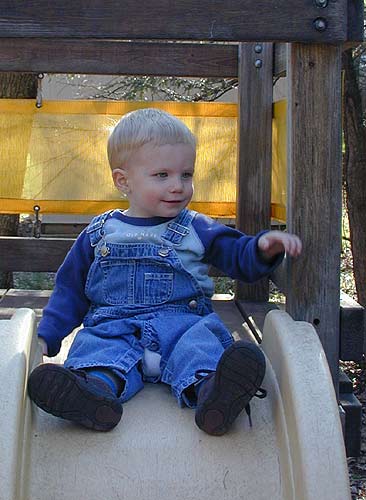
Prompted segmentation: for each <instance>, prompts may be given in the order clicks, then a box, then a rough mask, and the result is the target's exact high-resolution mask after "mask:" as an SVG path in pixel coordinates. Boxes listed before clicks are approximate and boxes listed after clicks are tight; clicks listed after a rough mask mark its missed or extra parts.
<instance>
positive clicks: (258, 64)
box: [254, 59, 263, 69]
mask: <svg viewBox="0 0 366 500" xmlns="http://www.w3.org/2000/svg"><path fill="white" fill-rule="evenodd" d="M254 66H255V67H256V68H258V69H259V68H261V67H262V66H263V61H262V59H256V60H255V62H254Z"/></svg>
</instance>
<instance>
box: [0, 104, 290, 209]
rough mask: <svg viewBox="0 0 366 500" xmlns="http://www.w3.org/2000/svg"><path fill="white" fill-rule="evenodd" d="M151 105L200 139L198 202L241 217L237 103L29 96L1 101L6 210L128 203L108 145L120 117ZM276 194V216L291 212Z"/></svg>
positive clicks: (1, 193) (0, 159) (0, 187)
mask: <svg viewBox="0 0 366 500" xmlns="http://www.w3.org/2000/svg"><path fill="white" fill-rule="evenodd" d="M143 107H158V108H161V109H164V110H166V111H168V112H170V113H172V114H174V115H176V116H178V117H179V118H180V119H181V120H182V121H183V122H185V123H186V124H187V126H188V127H189V128H190V129H191V130H192V131H193V133H194V134H195V135H196V136H197V138H198V148H197V163H196V173H195V194H194V198H193V202H192V204H191V208H194V209H197V210H200V211H203V212H204V213H207V214H209V215H211V216H215V217H220V216H221V217H233V216H235V202H236V156H237V150H236V148H237V106H236V105H235V104H227V103H174V102H112V103H111V102H101V101H98V102H96V101H48V102H44V103H43V106H42V107H41V108H39V109H38V108H36V106H35V104H34V101H33V100H22V99H16V100H10V99H9V100H8V99H2V100H1V101H0V143H1V145H2V148H1V156H0V179H1V183H0V200H1V203H0V213H21V212H25V213H26V212H32V211H33V206H34V205H35V204H38V205H40V207H41V212H42V213H75V214H76V213H78V214H94V213H98V212H101V211H103V210H107V209H111V208H125V207H126V206H127V204H126V201H124V200H121V198H120V194H119V193H118V191H116V189H115V187H114V186H113V182H112V179H111V173H110V168H109V165H108V160H107V153H106V144H107V139H108V136H109V135H110V133H111V131H112V129H113V127H114V126H115V124H116V123H117V122H118V121H119V119H120V117H121V116H122V115H123V114H125V113H127V112H129V111H132V110H134V109H139V108H143ZM10 166H11V167H10ZM274 178H276V179H277V180H276V182H279V176H278V175H277V176H274ZM273 196H274V198H273V214H272V215H273V216H275V217H277V218H283V217H280V215H281V214H282V213H283V211H284V205H283V202H282V199H280V198H278V189H274V190H273ZM281 210H282V212H281Z"/></svg>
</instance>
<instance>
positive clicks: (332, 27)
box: [0, 0, 354, 56]
mask: <svg viewBox="0 0 366 500" xmlns="http://www.w3.org/2000/svg"><path fill="white" fill-rule="evenodd" d="M348 9H349V3H348V0H337V1H329V2H328V3H327V4H326V6H325V8H321V7H319V6H317V2H316V1H311V2H310V1H309V0H293V1H292V2H289V1H288V0H266V1H263V2H254V1H253V0H232V1H230V2H224V3H223V2H222V1H219V0H201V1H200V2H197V1H196V0H175V1H174V2H172V1H169V0H154V1H153V2H152V1H151V0H149V1H148V0H141V1H139V2H136V1H135V0H125V1H124V2H120V1H119V0H93V2H90V0H53V1H52V2H49V0H34V1H32V2H14V0H2V2H1V9H0V36H1V37H12V38H37V37H39V38H101V39H103V38H104V39H125V40H133V39H165V40H167V39H171V40H173V39H180V40H210V41H214V40H223V41H256V40H262V41H302V42H318V43H321V42H322V43H335V42H343V41H346V40H347V39H348V38H349V36H353V32H354V30H351V31H350V32H349V25H350V20H349V18H348ZM65 56H67V54H65Z"/></svg>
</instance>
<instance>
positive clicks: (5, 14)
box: [0, 0, 363, 500]
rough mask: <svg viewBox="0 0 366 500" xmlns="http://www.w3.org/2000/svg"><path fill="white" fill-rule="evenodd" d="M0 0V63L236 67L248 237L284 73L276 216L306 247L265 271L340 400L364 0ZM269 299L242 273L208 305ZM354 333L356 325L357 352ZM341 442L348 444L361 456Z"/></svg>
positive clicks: (186, 72) (0, 306)
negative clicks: (349, 169)
mask: <svg viewBox="0 0 366 500" xmlns="http://www.w3.org/2000/svg"><path fill="white" fill-rule="evenodd" d="M0 10H1V16H0V26H1V30H0V37H1V40H0V42H1V45H0V71H2V72H31V73H35V74H38V73H88V74H101V75H106V74H119V75H170V76H194V77H218V78H222V77H238V79H239V87H238V88H239V101H238V109H239V111H238V133H239V137H238V161H237V207H236V226H237V227H238V228H239V229H240V230H242V231H244V232H246V233H248V234H254V233H256V232H258V231H259V230H261V229H263V228H269V227H270V225H271V209H270V206H271V162H272V154H271V137H272V106H273V79H274V78H276V77H278V76H284V75H286V77H287V86H288V91H287V92H288V93H287V145H288V147H287V169H288V174H287V207H286V208H287V220H286V225H287V229H288V231H290V232H293V233H296V234H298V235H299V236H300V238H301V239H302V241H303V245H304V249H303V254H302V256H301V258H299V259H298V260H296V261H291V260H287V261H286V262H285V263H284V265H283V266H282V267H281V268H280V269H278V270H277V272H276V274H275V275H274V276H272V277H271V279H272V280H273V281H274V282H275V283H276V285H277V286H278V287H279V288H280V290H281V291H283V292H284V293H285V294H286V312H287V313H288V314H289V315H290V317H291V318H292V319H293V320H295V321H296V322H298V321H301V322H302V321H305V322H307V323H310V324H311V325H312V326H313V328H314V329H315V330H316V332H317V334H318V336H319V339H320V341H321V344H322V346H323V348H324V352H325V354H326V358H327V361H328V364H329V368H330V373H331V377H332V380H333V384H334V388H335V391H336V394H337V397H338V398H339V392H342V390H341V391H339V359H340V345H341V346H342V345H343V344H344V345H345V347H344V349H345V351H346V350H347V349H346V344H347V340H345V336H346V335H347V334H349V333H347V332H348V331H349V328H350V325H349V323H347V322H348V318H354V316H353V312H352V311H351V313H350V311H349V308H347V307H346V305H345V304H343V307H341V304H340V289H339V280H340V251H341V215H342V214H341V212H342V137H341V136H342V134H341V126H342V123H341V122H342V120H341V93H342V79H341V69H342V68H341V55H342V51H343V50H344V49H345V48H346V47H349V46H352V44H354V43H356V42H358V41H360V40H362V38H363V2H361V1H359V0H329V1H328V0H294V1H293V2H286V1H284V0H266V1H265V2H254V1H253V0H233V1H231V2H217V1H216V0H207V1H206V0H202V1H201V2H199V3H197V2H193V1H191V0H185V1H182V0H179V1H176V2H169V1H164V0H153V1H152V2H146V1H145V0H142V2H139V3H136V2H134V1H132V0H127V1H126V2H117V1H115V0H105V1H103V2H102V1H100V0H94V1H93V2H89V1H87V0H76V1H74V2H69V1H63V2H61V1H59V0H54V1H53V2H51V3H49V2H46V1H45V0H38V1H36V2H32V3H30V4H27V6H24V5H22V4H20V3H14V2H11V1H10V0H5V1H3V2H2V5H1V7H0ZM176 41H179V42H183V43H174V42H176ZM223 42H225V43H223ZM0 203H1V201H0ZM71 244H72V240H71V239H67V238H63V239H58V238H43V237H42V238H39V239H36V238H10V237H9V238H8V237H1V238H0V253H1V260H0V270H2V271H33V272H37V271H55V270H56V269H57V267H58V266H59V264H60V263H61V261H62V259H63V257H64V255H65V253H66V252H67V250H68V248H69V247H70V245H71ZM268 297H269V286H268V280H262V281H261V282H260V283H257V284H255V285H246V284H242V283H238V284H237V289H236V295H235V300H231V301H218V304H217V308H218V310H219V311H220V313H221V314H222V316H223V319H224V321H226V322H227V323H228V325H230V327H231V328H232V329H234V330H235V329H236V328H237V326H238V325H241V323H242V322H243V321H244V320H246V321H247V325H248V326H247V329H248V330H249V331H251V332H253V331H257V330H262V328H263V318H264V315H265V314H266V312H268V311H269V310H270V309H273V307H274V306H273V305H272V304H270V303H269V302H268ZM46 301H47V293H42V292H39V293H33V294H31V293H27V292H26V291H14V290H9V291H6V290H3V291H2V300H1V302H0V314H1V317H2V318H9V317H10V315H11V313H13V312H14V310H15V309H16V308H19V307H32V308H35V309H41V308H42V307H43V305H44V304H45V302H46ZM354 309H355V311H356V313H357V314H359V308H358V307H357V306H355V308H354ZM358 318H359V316H358ZM349 322H351V319H349ZM359 325H361V326H360V328H363V310H362V318H361V320H360V323H359ZM356 334H357V335H360V333H359V332H356ZM342 336H343V337H342ZM342 338H343V340H342ZM342 342H343V344H342ZM349 342H352V340H350V341H349ZM362 342H363V333H361V337H360V342H359V343H358V345H357V346H356V348H355V349H356V351H357V353H358V354H356V356H359V355H360V352H361V353H362V349H363V344H362ZM360 345H361V347H360ZM360 349H361V351H360ZM353 355H354V354H349V356H350V357H349V358H348V359H354V358H352V356H353ZM343 359H344V358H343ZM346 359H347V358H346ZM310 389H311V388H310ZM351 396H352V395H350V397H351ZM340 399H341V398H340ZM310 401H311V400H310ZM355 404H356V406H357V403H355ZM346 406H347V405H345V408H344V410H345V411H346V443H347V425H348V428H349V434H352V432H354V431H353V430H352V425H353V424H351V417H350V420H349V422H348V424H347V408H346ZM351 406H352V405H351ZM357 411H359V409H358V410H357ZM350 426H351V427H350ZM349 439H350V443H351V444H349V445H348V452H349V454H357V443H356V444H355V442H354V441H353V442H352V439H353V438H352V437H349ZM290 497H291V496H286V498H290ZM4 498H5V497H4ZM14 498H15V497H14ZM21 498H23V497H21ZM24 498H28V497H26V496H24ZM40 498H41V497H40ZM116 498H117V497H116ZM253 498H254V497H253ZM258 498H265V497H264V496H263V497H262V496H260V495H259V496H258ZM273 498H274V497H273ZM276 498H277V497H276ZM281 498H282V497H281ZM283 498H285V496H283ZM294 498H295V497H294ZM296 498H300V496H296ZM301 498H304V499H305V498H306V499H309V500H310V498H312V497H311V495H310V496H306V495H304V496H303V497H301ZM324 498H325V497H324ZM329 498H330V497H329Z"/></svg>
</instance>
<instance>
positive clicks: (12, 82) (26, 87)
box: [0, 73, 37, 288]
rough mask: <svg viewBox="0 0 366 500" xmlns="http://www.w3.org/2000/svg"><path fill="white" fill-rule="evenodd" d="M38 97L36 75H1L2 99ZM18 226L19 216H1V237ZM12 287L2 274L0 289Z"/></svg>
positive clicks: (15, 230)
mask: <svg viewBox="0 0 366 500" xmlns="http://www.w3.org/2000/svg"><path fill="white" fill-rule="evenodd" d="M36 95H37V77H36V76H35V75H33V74H26V73H0V99H5V98H8V99H9V98H11V99H22V98H23V99H24V98H32V99H34V98H35V97H36ZM9 168H11V166H9ZM18 224H19V216H18V215H10V214H7V215H0V235H2V236H15V235H16V234H17V230H18ZM12 286H13V278H12V273H3V272H0V288H9V287H12Z"/></svg>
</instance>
